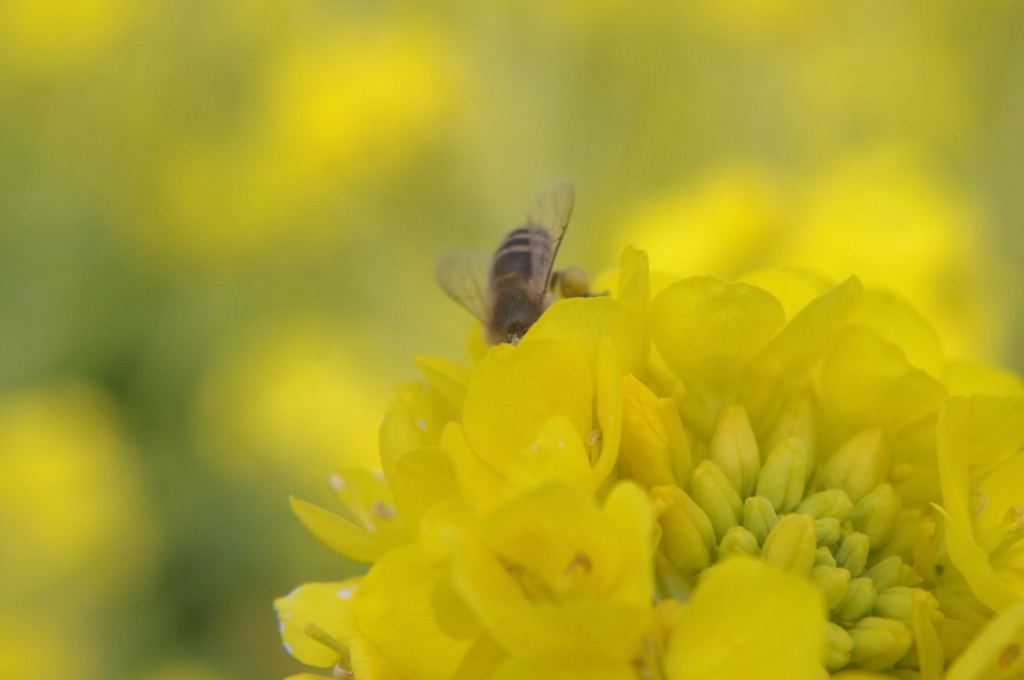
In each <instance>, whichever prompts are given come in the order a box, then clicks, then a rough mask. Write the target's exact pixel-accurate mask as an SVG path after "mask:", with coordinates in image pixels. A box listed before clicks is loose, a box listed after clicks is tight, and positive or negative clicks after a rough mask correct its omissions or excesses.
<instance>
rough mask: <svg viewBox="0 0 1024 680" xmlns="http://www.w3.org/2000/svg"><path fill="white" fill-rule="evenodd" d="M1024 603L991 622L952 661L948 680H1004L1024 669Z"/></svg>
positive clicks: (1017, 674)
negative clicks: (1023, 651)
mask: <svg viewBox="0 0 1024 680" xmlns="http://www.w3.org/2000/svg"><path fill="white" fill-rule="evenodd" d="M1022 650H1024V603H1020V604H1017V605H1016V606H1014V607H1013V608H1011V609H1008V610H1007V611H1005V612H1003V613H1002V614H1001V615H1000V616H998V617H997V618H996V619H995V620H993V621H992V622H991V623H989V624H988V625H987V626H986V627H985V629H984V630H982V631H981V633H980V634H979V635H978V636H977V637H976V638H974V640H973V641H972V642H971V644H970V645H969V646H968V647H967V649H965V650H964V651H963V653H962V654H961V655H960V656H959V657H958V658H957V660H956V661H954V662H953V665H952V667H951V668H950V669H949V672H948V673H947V674H946V680H1004V679H1007V680H1008V679H1009V678H1019V677H1021V673H1022V672H1024V653H1022Z"/></svg>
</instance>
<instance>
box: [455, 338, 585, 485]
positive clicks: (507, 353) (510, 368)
mask: <svg viewBox="0 0 1024 680" xmlns="http://www.w3.org/2000/svg"><path fill="white" fill-rule="evenodd" d="M592 395H593V380H592V378H591V373H590V367H589V366H588V365H587V359H586V357H585V356H584V355H583V353H581V352H580V351H579V350H578V349H577V348H576V347H575V346H574V345H573V344H571V343H569V342H566V341H565V340H555V339H548V338H545V339H536V340H533V341H531V342H525V341H524V342H523V343H521V344H520V345H518V346H512V345H497V346H495V347H492V348H491V349H490V351H489V352H488V353H487V356H486V357H485V358H484V360H483V361H481V362H480V366H479V367H478V368H477V370H476V373H475V374H474V375H473V380H472V381H471V382H470V385H469V391H468V392H467V393H466V401H465V402H464V404H463V415H464V423H463V425H464V427H465V432H466V438H467V440H468V441H469V443H470V445H471V446H472V448H473V450H474V451H475V452H476V453H477V455H479V456H480V457H481V458H483V459H484V460H485V461H487V462H488V463H489V464H491V465H492V466H493V467H494V468H495V469H496V470H498V471H499V472H502V473H504V472H505V470H507V469H508V465H509V462H510V461H511V460H512V458H514V457H515V455H516V454H517V453H519V451H521V450H522V449H523V448H525V447H527V446H529V445H531V444H533V442H534V441H535V440H536V438H537V434H538V433H539V432H540V429H541V428H542V427H544V425H545V424H546V423H547V422H548V421H549V420H550V419H551V418H553V417H554V416H558V415H562V416H565V417H567V418H568V419H569V420H570V422H572V423H573V425H575V426H576V430H577V432H578V433H579V435H580V437H581V438H586V437H587V436H588V435H589V434H590V426H591V411H592V408H593V406H592Z"/></svg>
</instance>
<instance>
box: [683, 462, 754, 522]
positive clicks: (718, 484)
mask: <svg viewBox="0 0 1024 680" xmlns="http://www.w3.org/2000/svg"><path fill="white" fill-rule="evenodd" d="M690 493H691V494H692V495H693V500H695V501H696V502H697V505H699V506H700V507H701V509H702V510H704V512H705V513H706V514H707V516H708V519H710V520H711V526H713V527H714V528H715V537H716V538H717V539H718V540H719V541H721V540H722V538H723V537H724V536H725V532H726V531H728V530H729V529H731V528H732V527H734V526H737V525H738V524H739V523H740V520H739V518H740V517H742V516H743V501H741V500H740V497H739V494H737V493H736V489H734V488H733V487H732V484H731V483H730V482H729V480H728V479H727V478H726V476H725V474H724V473H723V472H722V471H721V470H720V469H719V468H718V466H717V465H715V464H714V463H712V462H711V461H710V460H706V461H704V462H703V463H701V464H700V465H698V466H697V469H696V470H694V471H693V477H691V478H690Z"/></svg>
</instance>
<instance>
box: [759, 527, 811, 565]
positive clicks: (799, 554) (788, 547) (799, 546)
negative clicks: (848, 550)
mask: <svg viewBox="0 0 1024 680" xmlns="http://www.w3.org/2000/svg"><path fill="white" fill-rule="evenodd" d="M817 549H818V546H817V543H816V542H815V540H814V520H813V519H812V518H811V517H810V516H808V515H786V516H785V517H783V518H782V519H780V520H779V523H778V524H776V525H775V528H774V529H772V530H771V532H770V533H769V534H768V538H766V539H765V541H764V547H763V549H762V557H763V558H764V561H765V562H767V563H768V564H773V565H775V566H777V567H779V568H780V569H782V570H783V571H785V572H788V573H790V574H793V575H794V576H807V575H808V574H809V573H810V571H811V567H812V566H814V556H815V552H816V551H817Z"/></svg>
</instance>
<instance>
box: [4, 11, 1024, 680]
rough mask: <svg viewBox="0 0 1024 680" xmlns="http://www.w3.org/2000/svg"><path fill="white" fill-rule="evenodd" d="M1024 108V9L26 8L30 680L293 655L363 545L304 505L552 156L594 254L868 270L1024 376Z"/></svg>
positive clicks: (541, 179) (22, 43)
mask: <svg viewBox="0 0 1024 680" xmlns="http://www.w3.org/2000/svg"><path fill="white" fill-rule="evenodd" d="M1022 120H1024V3H1022V2H1017V1H1013V0H845V1H844V0H840V1H837V2H826V1H825V0H719V1H715V0H694V1H690V2H678V3H674V2H654V3H648V4H647V5H646V6H644V7H643V8H642V9H641V7H640V6H639V5H637V3H629V2H625V1H623V0H590V1H585V0H564V1H555V2H552V1H550V0H548V1H542V0H499V1H495V2H490V3H477V2H464V1H459V0H449V1H447V2H440V1H437V2H435V1H426V2H423V1H421V2H398V1H392V0H383V1H377V2H366V1H362V0H359V1H341V0H337V1H334V2H331V1H328V0H309V1H304V0H295V1H294V2H285V1H283V0H245V1H243V0H204V1H202V2H198V1H196V0H178V1H177V2H166V1H163V0H148V1H146V2H142V1H140V0H78V1H77V2H74V3H69V2H63V1H61V0H21V1H15V0H0V678H3V679H4V680H22V679H23V678H24V679H27V678H40V677H73V678H76V679H81V680H92V679H97V680H99V679H104V680H106V679H111V680H121V679H126V680H234V679H238V680H242V679H243V678H244V679H246V680H263V679H267V680H269V679H277V678H281V677H283V676H285V675H288V674H289V673H293V672H297V671H299V670H300V665H299V664H298V663H297V662H295V661H293V660H292V659H291V658H290V657H288V656H287V655H286V654H285V653H284V651H283V650H282V649H281V646H280V643H279V640H278V637H277V630H276V625H277V624H276V621H275V618H274V614H273V611H272V609H271V604H270V603H271V600H272V598H274V597H276V596H280V595H282V594H284V593H286V592H288V591H289V590H290V589H291V588H292V587H293V586H295V585H297V584H299V583H302V582H305V581H315V580H332V581H333V580H339V579H341V578H342V577H344V576H347V575H351V574H353V573H357V572H358V570H359V569H360V568H361V567H360V566H359V565H355V564H352V563H349V562H346V561H345V560H343V559H342V558H340V557H338V556H336V555H334V554H332V553H331V552H330V551H329V550H328V549H327V548H325V547H323V546H321V545H319V544H318V543H317V542H316V541H315V539H313V538H312V537H311V536H309V535H307V534H306V533H305V531H304V530H303V529H302V528H301V526H300V525H299V524H298V522H297V520H295V519H294V518H293V517H292V516H291V515H290V513H289V511H288V505H287V497H288V494H295V495H298V496H301V497H303V498H306V499H308V500H311V501H317V502H324V503H325V504H329V500H328V491H327V485H326V483H325V480H326V475H327V474H328V473H329V472H330V471H331V469H332V468H334V467H335V466H338V465H343V464H366V465H373V462H374V459H375V455H376V450H375V438H376V426H377V423H378V422H379V418H380V414H381V412H382V409H383V407H384V404H385V403H386V400H387V397H388V395H389V393H390V391H391V389H392V388H393V387H394V386H395V385H396V384H397V383H398V382H399V381H401V380H405V379H411V378H415V377H416V372H415V367H414V365H413V363H412V357H413V355H414V354H443V355H446V356H450V357H453V358H458V359H461V358H463V357H464V351H463V344H464V339H465V337H466V330H467V329H468V327H469V317H468V316H467V315H466V314H465V312H464V311H463V310H461V309H460V308H458V307H457V306H456V305H455V304H454V303H452V302H450V301H448V300H447V299H445V298H444V297H443V295H442V294H441V293H440V292H439V290H438V289H437V287H436V286H435V284H434V280H433V264H434V261H435V259H436V257H437V255H438V254H439V253H441V252H442V251H443V250H445V249H447V248H450V247H454V246H463V247H466V246H469V247H478V248H482V249H490V248H493V247H494V246H495V245H496V244H497V242H498V241H499V239H500V238H501V236H502V235H503V234H504V233H505V231H507V230H508V229H510V228H512V227H513V226H515V225H516V221H517V219H519V217H520V216H521V215H522V213H523V211H524V209H525V207H526V206H527V204H528V203H529V201H530V199H531V198H532V197H533V195H534V194H535V193H536V191H537V190H538V189H540V188H541V187H542V186H544V185H545V184H547V183H548V182H549V181H551V180H552V179H554V178H555V177H558V176H562V175H568V176H570V177H572V178H573V180H574V181H575V183H576V187H577V210H576V213H575V216H574V218H573V224H572V227H571V229H570V231H569V234H568V236H567V239H566V241H565V243H564V247H563V250H562V255H561V258H560V259H561V261H562V262H563V263H570V262H576V263H580V264H583V265H585V266H587V267H588V268H589V269H590V270H591V271H592V272H594V273H596V272H598V271H600V270H601V269H604V268H608V267H613V266H615V265H616V263H617V258H618V253H619V252H620V251H621V248H622V247H623V246H624V245H626V244H628V243H630V242H634V243H636V244H637V245H639V246H641V247H645V248H648V249H650V250H651V260H652V265H653V266H654V267H656V268H659V269H664V270H668V271H671V272H675V273H677V274H695V273H714V274H718V275H722V276H729V275H735V274H738V273H741V272H743V271H745V270H749V269H753V268H758V267H762V266H768V265H775V264H791V265H797V266H803V267H810V268H813V269H816V270H818V271H820V272H822V273H824V274H826V275H828V276H831V277H836V278H838V277H840V276H844V275H846V274H848V273H852V272H857V273H859V274H860V275H861V276H862V278H863V279H864V280H865V281H866V282H867V283H869V284H871V285H875V286H882V287H886V288H889V289H892V290H895V291H897V292H899V293H901V294H902V295H904V296H905V297H907V298H909V299H910V300H911V301H912V302H914V303H915V304H916V305H918V307H919V309H921V310H922V312H923V313H924V314H925V315H926V316H927V317H928V318H929V319H931V320H932V322H933V323H934V324H935V325H936V327H937V328H938V329H939V330H940V332H941V333H942V335H943V337H944V341H945V347H946V352H947V355H948V356H951V357H964V358H980V359H986V360H991V361H999V362H1003V363H1007V364H1009V365H1011V366H1013V367H1015V368H1016V369H1018V370H1020V369H1022V368H1024V342H1022V341H1024V314H1022V313H1021V311H1020V310H1021V309H1022V302H1024V296H1022V278H1021V274H1020V267H1019V264H1018V263H1019V262H1020V260H1021V258H1022V257H1024V229H1022V228H1021V226H1020V225H1021V223H1022V221H1024V128H1022V127H1021V121H1022Z"/></svg>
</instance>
